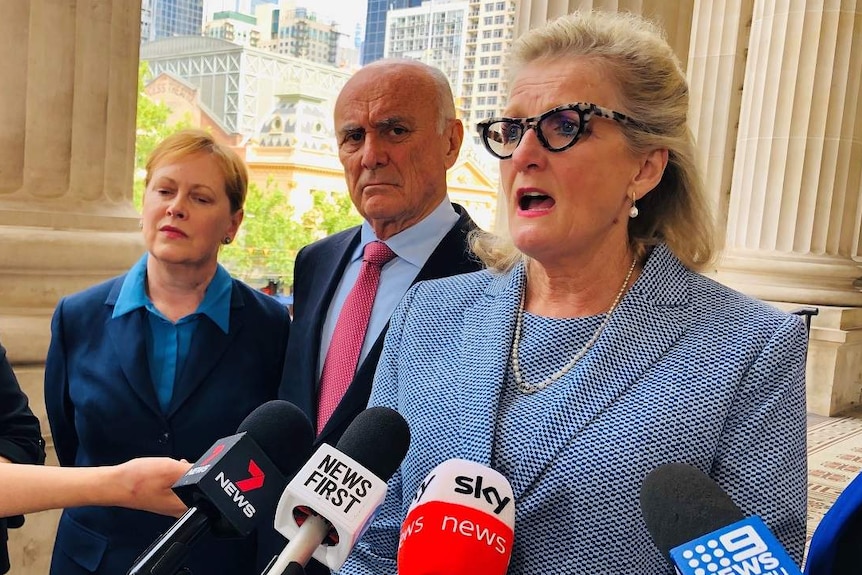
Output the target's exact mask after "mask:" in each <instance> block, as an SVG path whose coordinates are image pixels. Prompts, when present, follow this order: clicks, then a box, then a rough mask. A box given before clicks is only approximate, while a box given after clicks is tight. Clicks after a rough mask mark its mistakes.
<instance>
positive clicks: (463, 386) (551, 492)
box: [341, 246, 807, 575]
mask: <svg viewBox="0 0 862 575" xmlns="http://www.w3.org/2000/svg"><path fill="white" fill-rule="evenodd" d="M523 281H524V268H523V266H518V267H516V269H515V270H513V271H512V272H511V273H508V274H506V275H502V276H500V275H493V274H491V273H489V272H487V271H481V272H476V273H472V274H466V275H462V276H455V277H452V278H447V279H442V280H434V281H429V282H422V283H419V284H417V285H416V286H414V287H413V288H412V289H411V290H410V291H409V292H408V293H407V295H406V296H405V298H404V299H403V300H402V302H401V304H400V305H399V308H398V309H397V310H396V312H395V313H394V315H393V317H392V320H391V325H390V328H389V332H388V334H387V337H386V341H385V344H384V350H383V354H382V357H381V360H380V363H379V366H378V371H377V375H376V378H375V381H374V389H373V392H372V396H371V400H370V404H371V405H386V406H390V407H393V408H395V409H397V410H398V411H399V412H400V413H401V414H403V415H404V417H405V418H406V419H407V421H408V423H409V425H410V429H411V445H410V450H409V452H408V453H407V457H406V458H405V460H404V462H403V464H402V466H401V468H400V470H399V471H398V472H397V473H396V474H395V475H394V476H393V477H392V479H391V481H390V482H389V492H388V494H387V498H386V501H385V503H384V505H383V508H382V509H381V510H380V513H379V514H378V515H377V517H376V518H375V520H374V522H373V523H372V525H371V526H370V528H369V530H368V531H367V532H366V534H365V535H364V537H363V538H362V540H361V541H360V542H359V544H358V546H357V548H356V550H355V551H354V553H353V554H352V555H351V558H350V559H349V560H348V561H347V563H345V565H344V566H343V567H342V570H341V573H345V574H350V575H353V574H359V573H369V574H370V573H376V574H386V573H389V574H393V575H394V574H395V573H396V566H395V561H394V558H395V555H396V550H397V545H398V531H399V528H400V526H401V522H402V521H403V518H404V516H405V515H406V510H407V508H408V506H409V504H410V499H411V498H412V497H413V495H414V494H415V492H416V489H417V486H418V484H419V482H420V481H421V480H422V479H424V478H425V476H426V475H427V473H428V472H429V471H430V470H431V469H432V468H433V467H434V466H436V465H437V464H439V463H441V462H443V461H445V460H447V459H450V458H453V457H459V458H465V459H470V460H474V461H477V462H479V463H483V464H485V465H489V464H490V461H491V452H492V444H493V438H494V426H495V422H496V418H497V415H496V413H497V403H498V398H499V396H500V390H501V385H504V384H505V383H506V381H507V370H508V364H509V361H508V358H509V351H510V347H511V342H512V334H513V329H514V321H515V310H516V308H517V304H518V297H519V294H520V290H521V285H522V283H523ZM806 348H807V335H806V330H805V326H804V324H803V322H802V320H801V319H800V318H799V317H797V316H793V315H789V314H786V313H783V312H781V311H778V310H777V309H774V308H773V307H771V306H768V305H766V304H764V303H762V302H759V301H756V300H753V299H751V298H749V297H746V296H744V295H742V294H739V293H737V292H735V291H733V290H730V289H728V288H726V287H724V286H722V285H720V284H718V283H716V282H714V281H712V280H710V279H708V278H705V277H703V276H701V275H698V274H695V273H693V272H691V271H689V270H688V269H686V268H685V267H684V266H683V265H682V264H681V263H680V262H679V260H678V259H677V258H676V257H674V255H673V254H672V253H671V252H670V251H669V250H668V249H667V247H665V246H658V247H656V248H655V249H654V250H653V252H652V254H651V255H650V257H649V259H648V261H647V263H646V266H645V268H644V271H643V273H642V274H641V276H640V277H639V278H638V280H637V282H636V283H635V284H634V286H632V288H631V289H630V291H629V292H628V293H627V294H626V296H625V297H624V299H623V300H622V302H621V303H620V306H619V307H618V309H617V310H616V311H615V312H614V314H613V317H612V319H611V321H610V323H609V324H608V326H607V328H606V329H605V330H604V332H603V333H602V335H601V337H600V338H599V340H598V341H597V342H596V344H595V345H594V346H593V348H592V349H591V350H590V352H589V353H587V355H586V356H585V357H584V358H583V359H582V360H581V361H580V362H579V363H578V364H577V365H576V367H575V368H573V369H572V370H571V371H570V372H569V373H568V374H567V375H566V376H565V377H564V378H563V379H561V380H560V381H558V382H556V383H555V384H554V385H555V386H566V391H565V393H563V394H561V395H560V399H559V400H558V401H556V402H555V403H554V405H553V406H552V408H551V409H549V410H547V412H546V414H545V416H544V418H543V419H541V420H538V421H524V422H523V436H524V443H523V449H522V450H521V457H520V460H519V461H518V462H517V463H516V465H515V471H514V473H513V474H512V476H510V477H508V479H509V481H510V482H511V484H512V487H513V490H514V495H515V502H516V522H515V543H514V549H513V554H512V561H511V564H510V567H509V573H512V574H519V575H520V574H525V575H547V574H548V573H585V574H586V573H590V574H594V573H609V574H610V573H613V574H623V573H632V574H634V573H637V574H639V575H653V574H670V573H672V572H673V569H672V568H671V566H670V565H669V564H668V563H667V562H666V561H665V559H664V558H663V557H662V555H661V554H660V553H659V551H658V550H657V549H656V548H655V546H654V545H653V543H652V541H651V539H650V536H649V534H648V532H647V529H646V526H645V524H644V522H643V519H642V516H641V512H640V507H639V493H640V488H641V485H642V483H643V479H644V477H645V476H646V474H647V473H648V472H649V471H650V470H652V469H654V468H655V467H657V466H659V465H662V464H664V463H668V462H686V463H690V464H692V465H694V466H696V467H698V468H699V469H701V470H702V471H704V472H705V473H708V474H709V475H710V476H711V477H712V478H713V479H715V481H717V482H718V484H719V485H721V487H722V488H723V489H724V490H725V491H726V492H727V493H728V494H729V495H730V496H731V497H732V498H733V500H734V501H735V502H736V503H737V504H738V505H739V506H740V507H741V509H742V510H743V511H744V512H745V513H746V514H756V515H759V516H760V517H762V518H763V519H764V520H765V521H766V523H767V524H768V525H769V527H770V528H771V529H772V531H773V532H774V533H775V534H776V536H777V537H778V538H779V540H780V541H781V542H782V543H783V544H784V545H785V547H786V549H787V550H788V551H789V553H790V555H791V556H792V557H793V558H794V559H795V560H796V561H797V563H799V562H801V560H802V550H803V544H804V539H805V513H806V499H807V497H806V450H805V423H806V422H805V381H804V378H805V355H806ZM564 360H565V358H561V359H560V364H561V365H562V364H563V363H564Z"/></svg>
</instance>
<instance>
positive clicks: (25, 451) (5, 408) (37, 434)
mask: <svg viewBox="0 0 862 575" xmlns="http://www.w3.org/2000/svg"><path fill="white" fill-rule="evenodd" d="M0 456H3V457H5V458H6V459H8V460H9V461H12V462H13V463H40V464H41V463H44V462H45V442H44V441H42V432H41V430H40V429H39V418H37V417H36V416H35V415H33V412H32V411H30V407H29V405H28V401H27V396H26V395H24V392H23V391H21V387H20V386H19V385H18V380H17V379H16V378H15V373H14V372H13V371H12V366H11V365H10V364H9V360H8V359H6V349H5V348H4V347H3V346H2V345H0ZM23 523H24V516H23V515H15V516H12V517H3V518H0V573H6V572H7V571H8V570H9V551H8V549H7V547H6V529H7V527H20V526H21V525H22V524H23Z"/></svg>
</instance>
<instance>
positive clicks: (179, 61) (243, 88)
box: [141, 36, 349, 138]
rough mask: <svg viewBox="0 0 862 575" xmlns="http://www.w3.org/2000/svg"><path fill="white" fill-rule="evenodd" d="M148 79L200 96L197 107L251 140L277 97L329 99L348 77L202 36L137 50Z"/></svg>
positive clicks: (298, 60)
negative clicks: (172, 80) (168, 78)
mask: <svg viewBox="0 0 862 575" xmlns="http://www.w3.org/2000/svg"><path fill="white" fill-rule="evenodd" d="M141 60H145V61H146V62H147V63H148V65H149V68H150V72H151V73H152V75H153V77H158V76H159V75H160V74H162V73H165V72H167V73H170V74H172V75H173V76H175V77H177V78H181V79H182V80H184V81H185V82H187V83H188V84H189V85H191V86H194V87H195V88H197V89H198V91H199V97H200V101H201V103H202V104H203V105H204V106H206V108H207V110H208V111H209V112H210V113H212V115H213V117H214V118H216V119H217V120H218V121H219V122H220V123H221V125H223V126H224V128H225V130H227V131H228V132H230V133H237V134H241V135H242V136H243V137H246V138H247V137H252V136H253V135H254V134H256V133H257V131H258V130H259V129H260V126H261V124H262V122H263V120H264V118H265V117H266V116H267V115H268V114H269V113H270V112H271V111H272V108H273V105H274V104H275V102H276V100H277V98H278V96H279V95H280V94H288V93H295V92H297V91H301V90H300V87H302V90H304V91H305V93H308V94H310V95H312V96H315V97H319V98H321V99H323V100H334V98H335V96H336V95H337V94H338V92H339V90H341V87H342V86H343V85H344V82H345V81H346V80H347V78H348V77H349V74H348V73H347V72H345V71H343V70H339V69H338V68H335V67H333V66H329V65H321V64H316V63H314V62H311V61H309V60H306V59H301V58H294V57H291V56H285V55H282V54H276V53H273V52H269V51H265V50H260V49H257V48H250V47H248V46H239V45H237V44H233V43H231V42H228V41H226V40H221V39H217V38H206V37H203V36H197V37H184V38H165V39H163V40H158V41H155V42H149V43H147V44H144V45H143V46H141Z"/></svg>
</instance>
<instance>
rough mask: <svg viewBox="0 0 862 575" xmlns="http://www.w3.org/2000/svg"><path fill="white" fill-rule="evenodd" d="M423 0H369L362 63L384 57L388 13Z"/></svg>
mask: <svg viewBox="0 0 862 575" xmlns="http://www.w3.org/2000/svg"><path fill="white" fill-rule="evenodd" d="M421 4H422V0H368V10H367V11H366V17H365V43H364V44H363V45H362V65H363V66H364V65H365V64H370V63H371V62H374V61H375V60H379V59H381V58H382V57H383V49H384V45H385V43H386V13H387V12H389V11H390V10H395V9H398V8H414V7H416V6H419V5H421Z"/></svg>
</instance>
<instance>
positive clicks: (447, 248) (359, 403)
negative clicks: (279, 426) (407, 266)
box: [310, 204, 482, 441]
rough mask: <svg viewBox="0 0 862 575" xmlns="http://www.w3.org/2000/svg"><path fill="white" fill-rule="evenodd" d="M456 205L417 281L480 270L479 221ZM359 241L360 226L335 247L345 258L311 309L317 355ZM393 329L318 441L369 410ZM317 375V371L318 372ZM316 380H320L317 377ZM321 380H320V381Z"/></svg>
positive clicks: (382, 337) (371, 354) (361, 368)
mask: <svg viewBox="0 0 862 575" xmlns="http://www.w3.org/2000/svg"><path fill="white" fill-rule="evenodd" d="M452 207H453V208H454V209H455V211H456V212H457V213H458V215H459V217H458V222H457V223H456V224H455V225H454V226H453V227H452V229H451V230H449V232H448V233H447V234H446V235H445V236H443V239H442V240H440V243H439V244H437V247H436V248H434V251H433V252H431V255H430V256H429V257H428V260H427V261H426V262H425V265H423V266H422V269H421V270H419V273H418V274H417V276H416V279H414V280H413V284H415V283H416V282H419V281H424V280H429V279H437V278H441V277H447V276H452V275H457V274H462V273H468V272H473V271H476V270H478V269H480V268H481V267H482V266H481V263H480V262H479V260H478V259H476V258H475V257H474V256H473V255H472V254H470V253H469V252H468V248H467V234H468V233H469V232H470V231H472V230H474V229H476V224H475V223H474V222H473V220H472V219H471V218H470V216H469V214H467V211H466V210H465V209H464V208H462V207H461V206H459V205H458V204H452ZM358 243H359V228H357V231H356V234H354V235H352V236H345V239H344V240H343V241H341V242H339V244H336V245H335V246H334V247H333V258H336V257H338V252H341V260H340V262H339V265H338V266H337V267H335V268H334V269H331V270H330V275H329V276H328V277H327V278H325V280H322V281H324V284H323V285H327V286H329V287H328V288H327V292H326V295H325V297H323V298H322V299H320V300H318V301H317V302H316V305H317V306H318V307H317V308H315V309H313V310H310V311H311V313H314V314H316V315H315V316H313V317H317V318H318V319H317V323H316V325H315V333H314V336H313V337H312V338H311V339H312V341H313V342H315V343H314V344H313V345H314V346H315V348H314V349H313V350H312V353H313V354H316V355H313V357H317V355H319V354H320V334H321V331H322V329H323V321H324V319H325V318H326V311H327V309H328V308H329V303H330V301H331V300H332V295H333V293H334V292H335V288H336V287H337V285H338V281H339V280H340V278H341V275H342V273H343V272H344V268H346V267H347V263H348V256H349V255H350V254H351V253H353V250H354V248H355V247H356V245H357V244H358ZM387 331H389V323H388V322H387V324H386V326H385V327H384V328H383V331H382V332H380V335H379V336H377V340H376V341H375V342H374V345H373V346H372V347H371V349H370V350H369V352H368V355H367V356H366V357H365V359H364V360H363V361H362V363H361V364H360V365H359V366H358V367H357V368H356V374H355V375H354V377H353V381H352V382H351V384H350V387H348V388H347V392H346V393H345V394H344V397H343V398H341V401H340V402H339V403H338V407H336V408H335V411H334V412H333V413H332V415H331V416H330V418H329V421H327V422H326V426H325V427H324V428H323V431H322V432H321V434H320V437H319V438H318V441H324V440H325V439H326V438H327V436H328V435H329V432H330V431H331V430H333V429H339V428H340V427H341V425H342V424H343V423H344V421H345V420H346V419H348V418H349V419H352V418H354V417H355V416H356V413H357V411H360V410H362V409H365V407H366V406H367V404H368V397H369V394H370V392H371V385H372V383H373V382H374V372H375V371H376V370H377V362H378V361H379V360H380V354H381V352H382V351H383V342H384V340H385V338H386V332H387ZM315 375H316V372H315ZM315 381H316V382H317V380H316V378H315ZM318 383H319V382H318ZM314 405H315V406H316V405H317V402H316V401H315V402H314Z"/></svg>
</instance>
